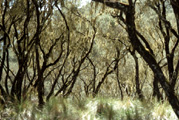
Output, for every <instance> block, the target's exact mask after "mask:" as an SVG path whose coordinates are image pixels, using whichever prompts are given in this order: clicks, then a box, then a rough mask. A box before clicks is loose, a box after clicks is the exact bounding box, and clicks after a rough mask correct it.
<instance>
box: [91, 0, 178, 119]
mask: <svg viewBox="0 0 179 120" xmlns="http://www.w3.org/2000/svg"><path fill="white" fill-rule="evenodd" d="M92 1H95V2H98V3H102V4H104V5H106V6H108V7H111V8H114V9H118V10H119V13H118V15H116V16H115V17H116V18H117V19H119V20H120V21H121V22H122V23H123V24H125V27H126V31H127V33H128V38H129V42H130V43H131V45H132V47H133V49H134V50H135V51H136V52H137V53H139V54H140V56H141V57H142V58H143V59H144V60H145V62H146V63H147V64H148V65H149V67H150V68H151V70H152V71H153V73H154V76H155V79H154V82H155V85H156V83H158V82H159V83H160V84H161V86H162V88H163V90H164V91H165V94H166V96H167V98H168V101H169V103H170V104H171V106H172V108H173V110H174V111H175V113H176V115H177V116H178V117H179V100H178V98H177V96H176V95H175V92H176V91H175V85H176V82H177V76H178V71H179V57H177V56H176V54H177V49H178V43H179V1H178V0H169V1H166V0H157V1H152V0H150V1H147V2H146V4H147V5H148V6H149V7H150V8H151V9H150V10H154V11H155V13H156V15H157V16H158V23H157V26H158V29H159V31H160V34H161V36H162V38H161V39H160V41H163V44H164V52H165V55H164V58H163V59H166V63H165V64H166V65H167V74H166V75H165V73H164V71H163V69H162V67H163V66H162V65H160V62H161V61H162V60H163V59H160V60H158V59H157V58H156V54H155V49H153V48H152V47H151V44H150V39H148V38H147V37H145V36H144V35H143V34H145V31H144V32H139V30H138V29H137V27H136V19H135V17H136V16H135V15H136V6H137V3H138V1H137V0H128V2H127V3H126V4H124V3H122V2H116V1H112V0H111V1H110V0H108V1H104V0H92ZM139 3H140V2H139ZM167 6H170V9H171V11H172V12H173V14H174V17H175V23H176V25H175V26H172V24H173V23H171V21H169V20H168V19H167V14H168V13H167V11H168V9H169V8H168V7H167ZM171 36H173V37H174V38H173V37H171ZM171 42H172V43H173V45H170V44H171ZM154 44H156V43H154ZM156 86H157V85H156ZM156 86H155V87H156Z"/></svg>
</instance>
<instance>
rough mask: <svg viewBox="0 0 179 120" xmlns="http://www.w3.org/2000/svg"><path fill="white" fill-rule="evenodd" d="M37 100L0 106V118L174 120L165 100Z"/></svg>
mask: <svg viewBox="0 0 179 120" xmlns="http://www.w3.org/2000/svg"><path fill="white" fill-rule="evenodd" d="M37 103H38V101H37V99H36V98H33V99H32V100H31V101H24V102H22V103H21V104H17V103H16V102H14V103H8V104H7V105H6V106H5V108H3V107H1V108H0V120H177V117H176V116H175V113H174V112H173V110H172V108H171V106H170V105H169V103H168V102H162V103H159V102H157V101H156V100H144V101H139V100H137V99H130V98H125V99H124V100H123V101H121V100H120V99H118V98H105V97H96V98H90V97H89V98H77V97H73V98H72V97H69V98H66V99H64V98H60V97H56V98H52V99H51V100H50V101H49V102H47V103H46V104H45V106H44V107H43V109H42V110H40V109H38V107H37Z"/></svg>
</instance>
